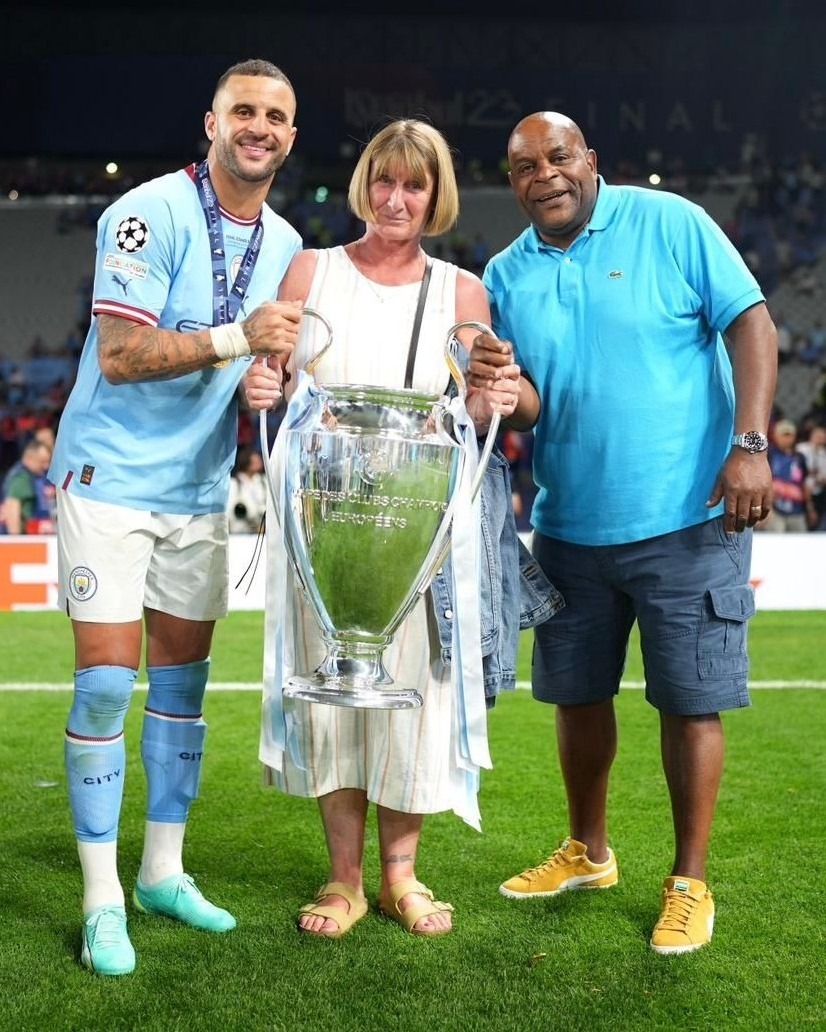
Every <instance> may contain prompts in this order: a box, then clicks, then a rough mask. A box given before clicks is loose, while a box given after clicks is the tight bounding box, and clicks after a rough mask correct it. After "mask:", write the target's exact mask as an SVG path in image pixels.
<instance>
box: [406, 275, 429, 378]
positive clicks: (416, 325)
mask: <svg viewBox="0 0 826 1032" xmlns="http://www.w3.org/2000/svg"><path fill="white" fill-rule="evenodd" d="M432 271H433V262H432V261H431V260H430V258H428V259H427V260H426V262H425V267H424V276H422V285H421V287H420V288H419V301H418V304H417V305H416V316H415V318H414V319H413V333H412V334H411V335H410V350H409V351H408V353H407V371H406V372H405V374H404V385H405V387H412V386H413V366H415V364H416V349H417V348H418V346H419V330H421V328H422V318H423V316H424V303H425V301H426V300H427V288H428V286H429V285H430V274H431V272H432Z"/></svg>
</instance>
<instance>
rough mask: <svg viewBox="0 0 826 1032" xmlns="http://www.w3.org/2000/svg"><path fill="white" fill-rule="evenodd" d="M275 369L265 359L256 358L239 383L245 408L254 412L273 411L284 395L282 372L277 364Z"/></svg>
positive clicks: (276, 363)
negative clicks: (245, 404) (245, 403)
mask: <svg viewBox="0 0 826 1032" xmlns="http://www.w3.org/2000/svg"><path fill="white" fill-rule="evenodd" d="M274 366H275V368H271V367H270V366H269V365H268V364H267V360H266V359H265V358H256V359H255V361H254V362H253V364H252V365H251V366H250V368H249V371H248V372H247V373H245V375H244V379H243V380H242V381H241V383H242V386H243V390H244V398H245V399H246V402H247V406H248V407H249V408H250V409H252V410H253V411H254V412H260V411H261V410H262V409H264V410H266V409H273V408H275V406H276V405H277V404H278V403H279V401H281V397H282V395H283V393H284V385H283V383H284V370H283V369H282V368H281V366H280V364H279V363H278V362H275V363H274Z"/></svg>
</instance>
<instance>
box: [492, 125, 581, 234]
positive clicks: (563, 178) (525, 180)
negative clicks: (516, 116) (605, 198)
mask: <svg viewBox="0 0 826 1032" xmlns="http://www.w3.org/2000/svg"><path fill="white" fill-rule="evenodd" d="M508 164H509V165H510V172H509V173H508V176H509V178H510V181H511V186H512V187H513V190H514V193H515V194H516V197H517V200H518V201H519V205H520V207H521V208H522V210H523V211H524V212H525V214H526V215H527V216H528V218H529V219H530V220H531V222H532V223H533V224H534V226H535V227H536V229H537V232H538V233H539V235H540V237H541V238H542V239H543V240H544V241H545V242H546V243H548V244H553V245H554V247H561V248H563V249H564V248H567V247H568V246H570V244H571V243H572V242H573V241H574V240H575V239H576V237H577V236H578V235H579V233H580V231H581V230H582V227H583V226H584V225H585V224H586V222H587V221H588V220H589V219H590V217H591V212H592V211H593V210H594V204H595V203H596V199H597V156H596V154H595V153H594V151H592V150H590V149H589V148H588V147H586V145H585V140H584V139H583V136H582V133H581V131H580V130H579V128H578V126H577V125H576V124H575V123H574V122H572V121H571V120H570V118H567V117H566V116H565V115H560V114H557V113H556V112H553V111H543V112H539V113H537V114H534V115H528V117H527V118H524V119H523V120H522V121H521V122H520V123H519V124H518V125H517V126H516V128H515V129H514V131H513V132H512V133H511V138H510V141H509V143H508Z"/></svg>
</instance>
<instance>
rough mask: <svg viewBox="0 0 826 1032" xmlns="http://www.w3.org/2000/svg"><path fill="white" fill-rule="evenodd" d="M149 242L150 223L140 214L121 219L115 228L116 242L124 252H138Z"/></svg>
mask: <svg viewBox="0 0 826 1032" xmlns="http://www.w3.org/2000/svg"><path fill="white" fill-rule="evenodd" d="M148 243H149V223H148V222H146V220H145V219H142V218H141V217H140V215H129V216H128V218H125V219H121V220H120V222H119V223H118V226H117V229H116V230H115V244H116V246H117V249H118V250H119V251H123V253H124V254H136V253H137V252H138V251H142V250H143V249H144V247H146V245H147V244H148Z"/></svg>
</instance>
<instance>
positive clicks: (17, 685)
mask: <svg viewBox="0 0 826 1032" xmlns="http://www.w3.org/2000/svg"><path fill="white" fill-rule="evenodd" d="M73 687H74V686H73V685H72V684H70V683H53V682H41V681H30V682H26V681H20V682H9V683H8V684H0V692H70V691H72V689H73ZM516 687H517V688H519V689H521V690H522V691H529V690H530V687H531V683H530V681H517V682H516ZM620 687H621V688H644V687H645V682H644V681H623V682H622V683H621V685H620ZM135 688H136V689H137V690H138V691H141V690H143V691H146V688H147V685H146V682H138V683H137V684H136V685H135ZM749 688H750V689H755V690H759V689H761V688H816V689H819V690H821V691H822V690H823V689H826V681H814V680H808V679H801V680H799V681H749ZM207 691H208V692H260V691H261V682H260V681H252V682H251V681H216V682H214V683H210V684H208V685H207Z"/></svg>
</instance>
